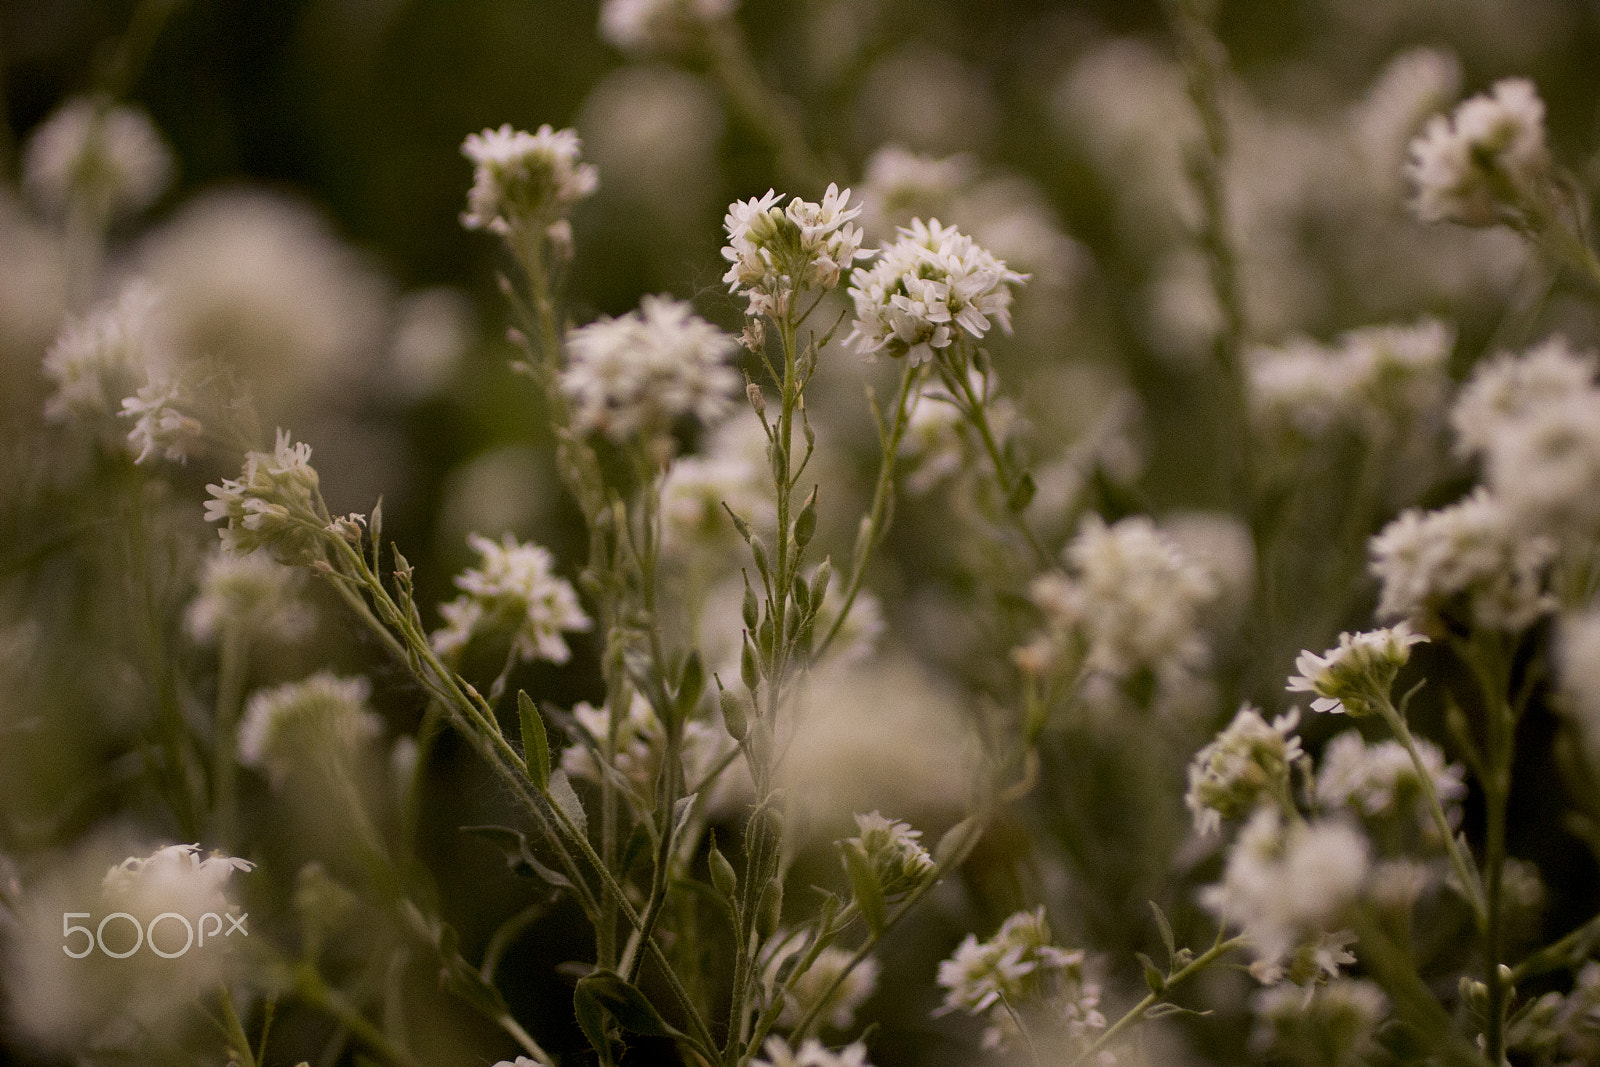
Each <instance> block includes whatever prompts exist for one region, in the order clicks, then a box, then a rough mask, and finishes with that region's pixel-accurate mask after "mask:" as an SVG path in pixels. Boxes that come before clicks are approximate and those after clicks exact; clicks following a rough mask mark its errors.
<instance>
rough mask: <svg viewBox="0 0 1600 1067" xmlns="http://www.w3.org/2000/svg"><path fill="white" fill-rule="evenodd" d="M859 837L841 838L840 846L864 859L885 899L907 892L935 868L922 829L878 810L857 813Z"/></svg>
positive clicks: (935, 869) (921, 881) (919, 883)
mask: <svg viewBox="0 0 1600 1067" xmlns="http://www.w3.org/2000/svg"><path fill="white" fill-rule="evenodd" d="M856 829H857V830H859V831H860V836H859V837H852V838H849V839H848V840H845V841H841V842H840V846H841V847H843V848H846V849H850V850H852V851H854V852H856V853H857V854H858V855H860V856H861V857H862V858H864V859H865V860H866V862H867V866H868V867H869V868H870V869H871V871H872V874H873V877H874V878H875V879H876V880H877V883H878V888H879V889H881V890H882V891H883V895H884V897H885V898H886V899H889V900H893V899H894V898H895V897H898V896H901V895H903V894H905V893H909V892H910V891H911V890H913V889H915V888H916V887H917V886H919V885H921V884H922V883H923V882H924V881H926V880H927V879H928V878H929V877H930V876H932V875H933V874H935V873H936V872H937V870H938V868H937V867H936V866H935V865H934V862H933V857H932V856H930V855H928V850H927V849H925V848H923V847H922V840H921V839H922V831H921V830H913V829H912V828H911V827H910V826H909V825H908V824H906V823H903V822H898V821H894V820H890V819H886V818H884V817H883V816H882V815H879V814H878V813H877V812H875V811H874V812H871V813H870V814H867V815H857V816H856Z"/></svg>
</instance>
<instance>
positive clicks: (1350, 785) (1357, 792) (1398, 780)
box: [1316, 730, 1467, 844]
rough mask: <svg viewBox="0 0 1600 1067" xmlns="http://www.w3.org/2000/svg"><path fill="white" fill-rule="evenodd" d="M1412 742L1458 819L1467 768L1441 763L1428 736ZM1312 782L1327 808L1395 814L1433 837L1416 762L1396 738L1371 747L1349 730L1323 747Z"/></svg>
mask: <svg viewBox="0 0 1600 1067" xmlns="http://www.w3.org/2000/svg"><path fill="white" fill-rule="evenodd" d="M1416 745H1417V752H1418V754H1419V755H1421V757H1422V764H1423V766H1424V768H1426V772H1427V775H1428V778H1429V780H1430V781H1432V783H1433V788H1434V791H1435V793H1436V794H1437V795H1438V797H1439V803H1440V804H1442V805H1444V808H1445V814H1446V815H1447V816H1448V817H1449V818H1450V821H1451V822H1452V823H1455V822H1457V821H1458V820H1459V819H1460V818H1461V809H1460V807H1459V805H1460V802H1461V801H1462V800H1464V799H1466V795H1467V786H1466V781H1465V771H1464V770H1463V769H1462V767H1461V766H1460V765H1459V764H1455V763H1450V764H1447V763H1445V759H1444V753H1443V752H1441V751H1440V750H1439V746H1438V745H1435V744H1434V743H1433V742H1431V741H1429V740H1428V739H1427V738H1418V739H1417V740H1416ZM1316 781H1317V802H1318V803H1319V804H1321V805H1322V806H1323V808H1325V809H1337V808H1349V809H1351V810H1353V811H1355V812H1356V813H1357V814H1359V815H1361V816H1363V817H1365V818H1369V819H1371V818H1385V817H1392V816H1399V817H1401V818H1405V819H1410V820H1412V821H1414V822H1415V823H1416V825H1417V827H1418V828H1419V829H1420V830H1422V832H1423V833H1424V834H1425V835H1428V836H1429V837H1430V838H1436V837H1437V827H1436V826H1435V824H1434V820H1433V817H1432V815H1431V813H1430V812H1429V810H1428V806H1427V797H1426V794H1425V793H1424V792H1423V788H1422V783H1421V781H1420V780H1419V779H1418V777H1417V767H1416V764H1415V763H1413V762H1412V760H1411V756H1410V754H1409V753H1408V752H1406V750H1405V746H1403V745H1401V744H1400V742H1398V741H1391V740H1384V741H1379V742H1377V743H1376V744H1371V745H1369V744H1367V743H1366V742H1365V741H1364V740H1362V738H1361V734H1360V733H1359V732H1357V731H1355V730H1347V731H1345V732H1344V733H1342V734H1340V735H1339V736H1337V737H1335V738H1334V739H1333V740H1331V741H1329V742H1328V744H1327V747H1326V748H1324V749H1323V750H1322V759H1321V761H1320V763H1319V765H1318V767H1317V776H1316ZM1433 843H1434V844H1441V843H1442V842H1439V841H1437V840H1434V842H1433Z"/></svg>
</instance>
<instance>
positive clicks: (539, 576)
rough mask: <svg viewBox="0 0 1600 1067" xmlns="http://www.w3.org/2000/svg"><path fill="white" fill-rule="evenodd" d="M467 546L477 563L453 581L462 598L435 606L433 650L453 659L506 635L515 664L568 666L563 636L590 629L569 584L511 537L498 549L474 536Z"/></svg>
mask: <svg viewBox="0 0 1600 1067" xmlns="http://www.w3.org/2000/svg"><path fill="white" fill-rule="evenodd" d="M467 542H468V543H469V544H470V545H471V546H472V548H473V550H474V551H476V552H477V553H478V555H479V557H480V558H481V563H480V564H479V566H477V567H470V568H468V569H467V570H464V571H462V572H461V573H460V574H458V575H457V576H456V579H455V584H456V588H458V589H460V590H461V593H462V595H461V596H459V597H457V598H456V599H455V600H452V601H451V602H449V603H448V604H441V605H439V614H440V615H441V616H443V617H444V620H445V624H446V625H445V626H444V628H443V629H440V630H436V631H434V634H433V647H434V650H435V651H437V652H438V653H439V654H440V655H441V656H448V655H453V654H455V653H457V652H459V651H460V650H461V649H462V648H464V647H465V646H466V644H467V642H468V641H470V640H471V639H472V638H473V637H475V636H477V635H479V634H483V633H486V632H488V633H494V632H499V631H506V632H509V633H510V634H511V641H512V647H513V648H514V649H515V650H516V654H517V656H518V657H519V658H521V659H523V660H535V659H546V660H549V661H550V662H551V663H565V662H567V660H568V659H569V658H570V657H571V655H572V653H571V650H569V649H568V648H567V642H566V640H565V639H563V637H562V636H561V635H562V633H563V632H568V633H572V632H576V633H582V632H586V631H587V630H588V629H589V627H590V626H591V625H592V624H591V623H590V621H589V617H588V616H587V615H585V614H584V613H583V609H582V608H580V607H579V606H578V594H577V592H576V591H575V590H574V589H573V588H572V585H571V583H569V582H568V581H567V580H566V579H565V578H561V577H559V576H557V575H556V574H555V572H554V570H553V565H554V560H553V559H552V558H551V556H550V553H549V551H548V550H546V549H544V548H542V547H541V546H539V545H535V544H522V543H519V542H518V541H517V539H516V538H515V537H513V536H512V535H510V534H506V535H505V536H504V537H502V538H501V541H500V543H499V544H496V543H495V542H493V541H491V540H489V539H488V538H487V537H482V536H479V535H478V534H473V535H471V536H470V537H469V538H467Z"/></svg>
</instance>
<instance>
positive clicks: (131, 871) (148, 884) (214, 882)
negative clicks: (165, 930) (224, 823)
mask: <svg viewBox="0 0 1600 1067" xmlns="http://www.w3.org/2000/svg"><path fill="white" fill-rule="evenodd" d="M254 866H255V864H254V863H251V862H250V861H249V860H243V859H238V858H237V857H234V856H224V855H222V854H221V853H215V852H214V853H212V854H211V855H209V856H205V857H204V858H202V853H201V850H200V846H199V845H168V846H166V847H165V848H160V849H157V850H156V851H155V852H153V853H152V854H150V855H149V856H145V857H138V856H130V857H129V858H127V859H125V860H123V861H122V862H121V863H119V864H117V865H116V866H115V867H113V868H111V869H110V870H109V871H107V872H106V877H105V881H104V882H103V883H102V886H101V888H102V890H103V892H104V894H105V898H106V901H107V902H108V903H110V904H114V905H115V906H116V907H117V908H119V909H121V910H124V911H127V912H128V913H129V914H131V915H133V916H135V917H136V918H139V919H141V920H144V921H148V920H149V919H151V918H153V917H155V916H157V915H160V914H163V913H165V912H174V913H176V914H178V915H182V916H183V917H184V918H186V919H189V920H190V921H191V922H199V921H200V917H201V916H202V915H204V914H206V913H207V912H215V913H216V914H218V915H224V914H227V913H229V912H233V911H236V910H237V909H236V908H235V906H234V904H233V902H232V901H230V900H229V899H228V897H227V894H226V893H225V892H224V891H223V887H224V886H226V885H227V884H228V879H229V878H231V877H232V876H233V872H234V871H248V870H250V869H251V868H253V867H254Z"/></svg>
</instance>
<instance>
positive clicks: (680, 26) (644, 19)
mask: <svg viewBox="0 0 1600 1067" xmlns="http://www.w3.org/2000/svg"><path fill="white" fill-rule="evenodd" d="M737 5H738V0H605V3H604V4H603V5H602V6H601V8H600V36H602V37H604V38H605V39H606V40H607V41H609V42H611V44H613V45H615V46H616V47H617V48H620V49H621V50H622V51H624V52H632V53H642V52H677V51H682V50H683V49H685V48H687V47H689V46H690V45H691V44H693V42H695V41H696V40H698V39H699V38H700V37H702V36H703V35H704V34H705V31H706V28H707V27H709V26H710V25H712V24H713V23H715V22H717V21H719V20H721V19H725V18H727V17H729V16H730V15H732V14H733V10H734V8H735V7H736V6H737Z"/></svg>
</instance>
